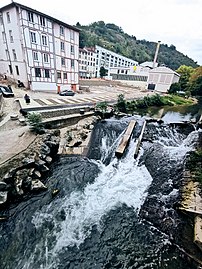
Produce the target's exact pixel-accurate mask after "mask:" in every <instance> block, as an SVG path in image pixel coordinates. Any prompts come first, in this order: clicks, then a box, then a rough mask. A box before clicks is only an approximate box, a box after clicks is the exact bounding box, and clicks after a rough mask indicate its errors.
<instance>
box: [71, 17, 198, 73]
mask: <svg viewBox="0 0 202 269" xmlns="http://www.w3.org/2000/svg"><path fill="white" fill-rule="evenodd" d="M76 27H77V28H79V30H80V38H79V47H80V48H84V47H94V46H95V45H98V46H101V47H104V48H106V49H108V50H111V51H114V52H115V53H118V54H121V55H123V56H125V57H128V58H130V59H133V60H135V61H137V62H139V63H142V62H145V61H153V59H154V54H155V51H156V43H155V42H150V41H147V40H138V39H137V38H136V37H135V36H134V35H129V34H127V33H125V32H124V31H123V29H122V28H121V27H119V26H117V25H115V24H113V23H105V22H103V21H98V22H93V23H91V24H89V25H81V24H80V23H79V22H78V23H77V24H76ZM158 63H159V64H160V65H161V64H164V65H166V66H168V67H170V68H172V69H174V70H176V69H177V68H179V67H180V66H181V65H183V64H185V65H187V66H192V67H194V68H195V67H197V66H198V65H197V62H195V61H193V60H192V59H191V58H189V57H188V56H187V55H184V54H183V53H181V52H179V51H177V49H176V47H175V46H174V45H173V44H171V45H167V44H161V46H160V49H159V53H158Z"/></svg>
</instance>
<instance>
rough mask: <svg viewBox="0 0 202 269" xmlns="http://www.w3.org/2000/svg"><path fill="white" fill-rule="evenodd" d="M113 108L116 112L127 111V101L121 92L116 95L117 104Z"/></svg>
mask: <svg viewBox="0 0 202 269" xmlns="http://www.w3.org/2000/svg"><path fill="white" fill-rule="evenodd" d="M115 109H116V110H117V111H118V112H123V113H126V112H127V102H126V100H125V97H124V95H123V94H119V95H118V99H117V104H116V105H115Z"/></svg>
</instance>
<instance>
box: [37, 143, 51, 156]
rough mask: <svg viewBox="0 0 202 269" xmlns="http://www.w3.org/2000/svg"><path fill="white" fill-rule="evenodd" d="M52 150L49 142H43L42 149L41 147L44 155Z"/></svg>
mask: <svg viewBox="0 0 202 269" xmlns="http://www.w3.org/2000/svg"><path fill="white" fill-rule="evenodd" d="M50 152H51V150H50V148H49V147H48V146H47V144H43V145H42V146H41V149H40V153H41V154H42V155H43V154H44V155H48V154H50Z"/></svg>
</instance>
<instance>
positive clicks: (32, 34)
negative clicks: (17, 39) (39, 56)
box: [30, 31, 36, 44]
mask: <svg viewBox="0 0 202 269" xmlns="http://www.w3.org/2000/svg"><path fill="white" fill-rule="evenodd" d="M30 39H31V43H35V44H36V33H35V32H33V31H30Z"/></svg>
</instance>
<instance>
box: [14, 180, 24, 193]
mask: <svg viewBox="0 0 202 269" xmlns="http://www.w3.org/2000/svg"><path fill="white" fill-rule="evenodd" d="M22 182H23V180H22V178H21V177H19V176H17V177H16V178H15V190H16V192H17V194H18V195H23V194H24V191H23V189H22Z"/></svg>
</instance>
